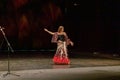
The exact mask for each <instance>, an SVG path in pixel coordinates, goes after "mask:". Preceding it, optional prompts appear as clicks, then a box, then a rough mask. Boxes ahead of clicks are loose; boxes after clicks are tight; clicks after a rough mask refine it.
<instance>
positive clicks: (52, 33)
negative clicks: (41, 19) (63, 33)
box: [44, 28, 55, 35]
mask: <svg viewBox="0 0 120 80" xmlns="http://www.w3.org/2000/svg"><path fill="white" fill-rule="evenodd" d="M44 30H45V31H46V32H47V33H49V34H51V35H54V34H55V33H54V32H51V31H49V30H48V29H46V28H44Z"/></svg>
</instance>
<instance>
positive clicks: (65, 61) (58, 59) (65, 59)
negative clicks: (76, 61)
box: [53, 56, 70, 65]
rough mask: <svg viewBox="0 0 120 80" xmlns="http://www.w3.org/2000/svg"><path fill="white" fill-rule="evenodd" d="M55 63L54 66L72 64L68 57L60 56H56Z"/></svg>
mask: <svg viewBox="0 0 120 80" xmlns="http://www.w3.org/2000/svg"><path fill="white" fill-rule="evenodd" d="M53 62H54V64H63V65H64V64H66V65H68V64H70V60H69V59H68V57H62V58H61V57H60V56H54V58H53Z"/></svg>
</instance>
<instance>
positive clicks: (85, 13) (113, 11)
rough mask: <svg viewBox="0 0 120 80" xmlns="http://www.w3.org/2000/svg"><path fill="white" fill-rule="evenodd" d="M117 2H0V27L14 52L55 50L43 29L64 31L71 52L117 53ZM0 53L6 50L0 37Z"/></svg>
mask: <svg viewBox="0 0 120 80" xmlns="http://www.w3.org/2000/svg"><path fill="white" fill-rule="evenodd" d="M119 4H120V1H119V0H0V25H1V26H2V27H4V28H5V29H4V32H5V34H6V37H7V38H8V41H9V42H10V44H11V46H12V47H13V49H14V50H43V49H44V50H48V49H56V44H52V43H51V35H49V34H48V33H46V32H44V30H43V29H44V28H48V29H49V30H51V31H56V30H57V28H58V26H59V25H63V26H64V27H65V31H66V32H67V34H68V36H69V38H70V39H71V40H72V41H73V42H74V44H75V45H74V47H71V46H69V49H71V50H73V51H88V52H89V51H90V52H94V51H98V52H109V53H114V52H117V53H119V52H120V6H119ZM0 44H1V46H0V47H1V48H0V49H1V51H3V50H7V46H6V42H5V40H4V37H3V35H2V32H1V33H0Z"/></svg>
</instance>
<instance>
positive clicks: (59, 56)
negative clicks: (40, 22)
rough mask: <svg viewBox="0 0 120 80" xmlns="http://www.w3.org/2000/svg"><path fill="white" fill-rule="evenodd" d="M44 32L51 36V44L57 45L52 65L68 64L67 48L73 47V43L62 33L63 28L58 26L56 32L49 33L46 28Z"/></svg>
mask: <svg viewBox="0 0 120 80" xmlns="http://www.w3.org/2000/svg"><path fill="white" fill-rule="evenodd" d="M44 30H45V31H46V32H48V33H49V34H51V35H52V40H51V42H52V43H57V49H56V53H55V55H54V57H53V62H54V64H70V60H69V58H68V53H67V46H68V45H71V46H73V42H72V41H71V40H70V39H69V38H68V36H67V34H66V32H64V27H63V26H59V28H58V31H57V32H51V31H49V30H48V29H46V28H45V29H44Z"/></svg>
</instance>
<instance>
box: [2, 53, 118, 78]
mask: <svg viewBox="0 0 120 80" xmlns="http://www.w3.org/2000/svg"><path fill="white" fill-rule="evenodd" d="M48 53H49V54H48ZM71 54H72V53H71ZM79 54H80V53H79ZM10 55H11V57H10V72H11V73H14V74H17V75H19V76H15V75H8V76H6V77H3V75H4V74H6V73H7V69H8V60H7V57H5V56H7V55H4V56H1V59H0V64H1V65H0V75H1V80H101V79H102V80H119V79H120V77H119V76H120V60H119V57H118V56H117V57H116V56H115V55H113V54H112V55H110V54H109V55H108V54H100V53H99V54H98V53H97V54H95V53H93V54H92V53H89V54H88V53H82V52H81V54H80V55H79V56H78V55H77V53H74V55H76V57H75V56H72V55H69V56H70V60H71V64H70V65H54V64H53V62H52V57H53V54H52V53H51V52H34V53H33V54H31V52H27V54H26V53H24V54H23V53H21V54H20V53H19V54H18V55H15V54H10Z"/></svg>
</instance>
